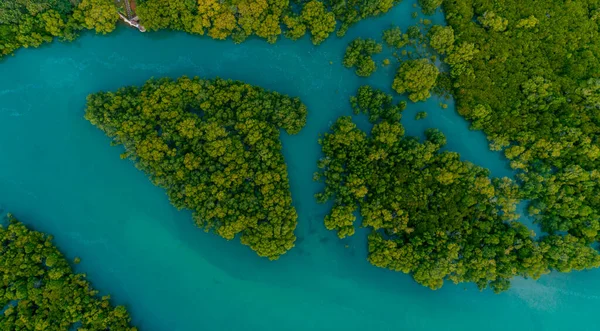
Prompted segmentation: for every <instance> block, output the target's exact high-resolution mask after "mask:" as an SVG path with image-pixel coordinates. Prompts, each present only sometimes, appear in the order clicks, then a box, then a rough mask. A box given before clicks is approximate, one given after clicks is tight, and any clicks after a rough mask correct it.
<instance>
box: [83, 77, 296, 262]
mask: <svg viewBox="0 0 600 331" xmlns="http://www.w3.org/2000/svg"><path fill="white" fill-rule="evenodd" d="M85 117H86V119H88V120H89V121H90V122H91V123H92V124H94V125H95V126H97V127H98V128H99V129H101V130H102V131H104V132H105V133H106V135H108V136H109V137H111V138H113V141H114V143H116V144H122V145H123V146H124V147H125V153H123V154H122V157H123V158H129V159H131V160H133V161H134V162H135V164H136V166H137V167H138V168H139V169H141V170H143V171H145V172H146V173H147V174H148V175H149V176H150V178H151V180H152V182H153V183H154V184H155V185H158V186H160V187H163V188H165V189H166V190H167V195H168V196H169V198H170V200H171V203H172V204H173V205H175V206H176V207H177V208H187V209H190V210H192V211H193V212H194V216H193V218H194V220H195V222H196V224H197V225H198V226H199V227H202V228H204V229H206V230H207V231H208V230H213V231H214V232H215V233H217V234H218V235H220V236H221V237H223V238H226V239H228V240H231V239H233V238H234V237H235V236H236V235H238V234H240V235H241V236H240V240H241V242H242V243H243V244H244V245H248V246H250V248H252V249H253V250H254V251H256V253H257V254H258V255H260V256H264V257H268V258H270V259H277V258H278V257H279V256H280V255H282V254H284V253H285V252H287V251H288V250H289V249H291V248H292V247H294V241H295V240H296V237H295V236H294V229H295V228H296V218H297V216H296V210H295V209H294V207H293V206H292V198H291V195H290V189H289V183H288V176H287V168H286V165H285V162H284V160H283V155H282V154H281V142H280V140H279V129H280V128H282V129H284V130H285V131H286V132H287V133H289V134H296V133H298V132H299V131H300V130H301V129H302V127H303V126H304V124H305V122H306V107H305V106H304V105H303V104H302V103H301V102H300V101H299V100H298V99H297V98H290V97H287V96H284V95H281V94H278V93H275V92H267V91H265V90H263V89H261V88H258V87H254V86H251V85H248V84H244V83H242V82H236V81H229V80H222V79H216V80H201V79H198V78H194V79H189V78H187V77H182V78H180V79H178V80H176V81H172V80H170V79H160V80H150V81H148V82H146V84H144V86H143V87H141V88H137V87H126V88H121V89H119V90H118V91H117V92H116V93H112V92H106V93H105V92H100V93H96V94H92V95H90V96H89V97H88V103H87V109H86V114H85Z"/></svg>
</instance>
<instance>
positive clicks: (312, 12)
mask: <svg viewBox="0 0 600 331" xmlns="http://www.w3.org/2000/svg"><path fill="white" fill-rule="evenodd" d="M300 17H301V18H302V21H303V22H304V24H305V25H306V27H307V29H308V30H309V31H310V34H311V38H310V39H311V40H312V42H313V44H315V45H318V44H320V43H322V42H323V41H324V40H325V39H327V37H329V34H330V33H332V32H333V31H334V30H335V26H336V21H335V15H334V14H333V13H331V12H328V11H327V9H326V8H325V5H324V4H323V3H322V2H320V1H317V0H311V1H309V2H307V3H306V4H305V5H304V7H302V14H301V15H300Z"/></svg>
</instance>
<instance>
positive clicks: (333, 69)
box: [0, 1, 600, 331]
mask: <svg viewBox="0 0 600 331" xmlns="http://www.w3.org/2000/svg"><path fill="white" fill-rule="evenodd" d="M411 6H412V2H408V1H407V2H404V3H402V4H401V5H398V6H397V7H396V8H394V10H392V11H391V12H390V13H388V14H387V15H385V16H383V17H380V18H378V19H371V20H366V21H363V22H361V23H360V24H358V25H356V26H354V27H352V28H351V29H350V30H349V31H348V33H347V35H346V36H345V37H344V38H336V37H332V38H330V39H329V40H327V41H326V42H324V43H323V44H322V45H320V46H318V47H314V46H313V45H312V44H311V43H310V41H309V40H308V38H306V37H305V38H303V39H301V40H299V41H297V42H292V41H289V40H285V39H282V40H280V41H279V42H278V43H277V44H275V45H270V44H268V43H266V42H264V41H262V40H258V39H251V40H248V41H247V42H245V43H243V44H241V45H235V44H233V43H232V42H230V41H214V40H211V39H209V38H205V37H198V36H190V35H187V34H184V33H178V32H166V31H165V32H159V33H144V34H142V33H139V32H137V31H135V30H131V29H128V28H125V27H120V28H119V29H118V30H117V31H115V32H114V33H112V34H110V35H107V36H97V35H94V34H91V33H86V34H84V35H83V36H82V37H81V38H79V39H77V40H76V41H75V42H73V43H59V42H54V43H52V44H50V45H45V46H43V47H40V48H39V49H27V50H20V51H18V52H17V54H16V56H15V57H12V58H7V59H4V60H3V61H1V62H0V155H2V162H0V208H1V209H2V210H3V212H11V213H13V214H14V215H15V216H16V217H17V218H19V219H20V220H21V221H23V222H24V223H26V224H27V225H29V226H31V227H33V228H34V229H36V230H39V231H43V232H48V233H51V234H53V235H54V237H55V243H56V244H57V246H58V247H59V248H60V249H61V250H62V251H63V252H64V253H65V254H66V255H67V258H68V259H73V258H74V257H75V256H79V257H81V259H82V262H81V264H79V265H77V266H76V270H77V271H78V272H83V273H87V274H88V278H89V279H90V280H91V282H92V283H93V285H94V287H95V288H97V289H99V290H101V294H105V293H110V294H111V295H112V298H113V300H114V302H115V303H117V304H125V305H127V307H128V309H129V310H130V312H131V314H132V318H133V323H134V324H135V325H136V326H138V328H139V329H140V330H151V331H154V330H169V331H170V330H307V329H311V330H566V329H577V330H595V329H596V326H595V324H596V323H597V322H596V319H595V314H596V310H597V307H598V305H599V304H600V281H598V276H600V271H599V270H594V271H589V272H575V273H571V274H559V273H552V274H550V275H546V276H544V277H543V278H542V279H540V280H539V281H537V282H536V281H531V280H524V279H515V280H514V281H513V287H512V289H511V290H509V291H508V292H505V293H502V294H500V295H495V294H493V293H492V292H491V291H489V290H488V291H484V292H479V291H478V290H477V288H476V287H475V286H473V285H459V286H456V285H453V284H451V283H447V284H446V285H445V286H444V287H443V288H442V289H441V290H438V291H431V290H429V289H427V288H425V287H422V286H420V285H418V284H416V283H415V282H414V281H413V280H412V279H411V277H410V276H408V275H405V274H402V273H395V272H391V271H387V270H382V269H378V268H376V267H374V266H371V265H370V264H369V263H368V262H367V261H366V254H367V252H366V233H365V232H364V231H357V234H356V235H355V236H354V237H352V238H350V239H346V240H342V241H340V240H338V239H337V237H336V235H335V233H334V232H330V231H327V230H326V229H325V227H324V226H323V217H324V215H325V214H326V213H327V210H328V206H323V205H318V204H317V203H316V201H315V200H314V198H313V195H314V193H316V192H318V191H319V190H320V189H321V188H322V185H321V184H319V183H315V182H313V181H312V180H311V179H312V173H313V172H314V171H316V162H317V160H318V159H319V158H320V156H321V152H320V148H319V146H318V144H317V139H318V137H319V134H321V133H324V132H326V131H327V130H328V128H329V126H330V125H331V124H332V123H333V121H335V119H336V118H337V117H339V116H342V115H350V114H351V109H350V105H349V102H348V99H349V97H350V95H352V94H353V93H354V92H355V91H356V89H357V88H358V87H359V86H360V85H363V84H370V85H372V86H374V87H378V88H382V89H384V90H386V91H388V92H389V91H391V89H390V85H391V82H392V80H393V75H394V71H395V69H396V67H395V66H394V65H391V66H388V67H381V66H380V67H379V69H378V71H377V72H376V73H375V74H374V75H373V76H371V77H370V78H368V79H364V78H359V77H357V76H356V75H355V74H354V73H353V71H352V70H349V69H345V68H344V67H343V66H342V65H341V61H342V57H343V54H344V50H345V48H346V45H347V44H348V42H349V41H350V40H352V39H354V38H356V37H359V36H360V37H363V38H365V37H371V38H380V31H381V30H383V29H385V28H387V27H388V26H390V25H391V24H396V25H399V26H401V27H402V28H403V30H405V29H406V27H407V26H408V25H411V24H414V23H415V22H416V21H415V20H414V19H412V18H411V17H410V16H411V12H412V11H415V10H416V9H414V8H412V7H411ZM434 22H437V23H442V17H441V15H438V16H436V17H434ZM386 57H388V58H390V59H391V55H390V54H389V53H385V52H384V53H383V54H380V55H378V56H377V57H376V60H377V61H378V63H381V60H383V59H384V58H386ZM330 62H332V63H331V64H330ZM181 75H188V76H196V75H197V76H200V77H204V78H214V77H217V76H218V77H221V78H230V79H237V80H242V81H245V82H247V83H250V84H254V85H258V86H261V87H264V88H266V89H269V90H275V91H278V92H281V93H285V94H288V95H290V96H298V97H300V98H301V100H302V101H303V102H304V103H305V104H306V105H307V107H308V111H309V114H308V120H307V125H306V127H305V128H304V129H303V130H302V131H301V132H300V134H298V135H295V136H288V135H287V134H285V133H282V141H283V146H284V150H283V153H284V157H285V160H286V162H287V165H288V171H289V177H290V184H291V188H292V199H293V203H294V206H295V207H296V209H297V212H298V215H299V218H298V228H297V229H296V235H297V237H298V240H297V242H296V247H295V248H294V249H292V250H291V251H290V252H289V253H288V254H286V255H284V256H283V257H282V258H280V260H278V261H276V262H270V261H268V260H266V259H261V258H258V257H257V256H256V255H255V253H254V252H252V251H251V250H250V249H249V248H247V247H245V246H242V245H241V244H239V242H237V241H231V242H227V241H226V240H224V239H222V238H220V237H218V236H216V235H213V234H207V233H204V232H203V231H202V230H200V229H197V228H195V227H194V225H193V223H192V220H191V213H190V212H188V211H177V210H176V209H174V208H173V207H172V206H171V205H170V204H169V202H168V199H167V197H166V195H165V193H164V191H163V190H162V189H160V188H157V187H154V186H153V185H152V184H151V183H150V181H149V180H148V179H147V177H146V176H145V175H144V174H143V173H142V172H140V171H138V170H137V169H136V168H135V167H133V164H132V163H131V162H130V161H128V160H121V159H120V158H119V154H120V153H121V147H111V146H110V145H109V139H108V138H107V137H105V136H104V134H103V133H102V132H101V131H100V130H98V129H96V128H94V127H93V126H92V125H91V124H90V123H88V122H87V121H86V120H85V119H84V118H83V114H84V107H85V98H86V95H88V94H90V93H93V92H97V91H100V90H116V89H117V88H119V87H121V86H126V85H140V84H142V83H143V82H144V81H146V80H147V79H148V78H150V77H163V76H168V77H173V78H176V77H179V76H181ZM440 102H447V103H449V105H450V107H449V108H448V109H446V110H443V109H441V108H440V107H439V103H440ZM419 111H427V112H428V113H429V116H428V117H427V118H426V119H424V120H420V121H415V120H414V116H415V114H416V113H417V112H419ZM360 120H361V121H362V123H363V124H364V125H365V126H366V121H364V119H360ZM402 122H403V124H404V125H405V127H406V131H407V134H408V135H415V136H420V137H422V135H423V131H424V130H425V129H426V128H429V127H436V128H439V129H440V130H442V132H444V133H445V134H446V136H447V138H448V145H447V147H446V149H448V150H452V151H456V152H459V153H460V154H461V156H462V158H463V159H465V160H469V161H471V162H473V163H475V164H477V165H480V166H483V167H486V168H489V169H490V170H491V172H492V175H493V176H511V175H512V171H511V170H510V169H509V168H508V166H507V161H506V160H505V159H504V158H503V157H502V156H501V154H499V153H495V152H491V151H489V150H488V147H487V142H486V139H485V136H484V135H483V134H482V133H481V132H473V131H469V130H468V123H467V122H466V121H464V120H463V119H462V118H461V117H460V116H459V115H458V114H457V113H456V111H455V110H454V105H453V102H451V101H444V100H439V99H436V98H432V99H430V100H429V101H428V102H425V103H418V104H409V107H408V108H407V110H406V111H405V112H404V118H403V120H402ZM346 245H347V246H348V247H347V248H346V247H345V246H346Z"/></svg>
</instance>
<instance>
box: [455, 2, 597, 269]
mask: <svg viewBox="0 0 600 331" xmlns="http://www.w3.org/2000/svg"><path fill="white" fill-rule="evenodd" d="M444 6H445V14H446V18H447V21H448V23H449V25H450V26H451V27H452V29H453V30H454V31H455V33H456V34H455V36H456V41H455V43H454V49H453V50H452V51H451V52H450V53H449V54H448V56H446V57H444V58H443V60H444V61H445V62H446V63H448V64H449V65H450V67H451V77H452V78H453V87H454V94H455V96H456V98H457V109H458V112H459V113H460V114H461V115H463V116H464V117H465V118H467V119H468V120H470V121H471V123H472V124H471V126H472V128H473V129H477V130H483V131H484V132H485V133H486V135H487V137H488V140H489V141H490V148H492V149H494V150H504V152H505V155H506V157H507V158H509V159H510V165H511V167H512V168H514V169H516V170H519V172H520V173H519V175H518V179H519V183H520V185H521V187H522V188H521V191H522V194H523V196H524V198H526V199H529V200H531V205H530V206H529V212H530V214H532V215H534V217H535V218H536V219H537V221H538V222H539V223H540V224H541V226H542V229H543V230H544V231H547V232H549V233H550V234H552V235H558V234H562V233H564V232H567V233H568V234H569V235H570V236H573V237H574V238H576V241H577V242H583V243H586V244H588V245H589V244H591V243H593V242H597V241H598V239H599V238H600V237H599V236H600V235H599V231H600V214H599V211H600V198H599V197H600V182H599V180H600V175H599V172H598V170H599V169H600V147H598V141H599V139H600V126H599V125H598V124H599V123H600V112H599V110H600V57H598V54H600V20H598V14H597V13H598V8H600V3H599V2H598V1H596V0H590V1H566V2H564V1H558V2H557V1H542V2H539V1H534V0H524V1H521V0H519V1H517V0H507V1H503V2H501V3H500V2H490V1H487V0H470V1H446V2H445V5H444ZM566 238H567V237H565V239H564V241H566V242H572V240H571V241H569V240H567V239H566ZM556 268H557V269H562V268H563V267H560V268H559V267H556ZM565 269H569V268H565Z"/></svg>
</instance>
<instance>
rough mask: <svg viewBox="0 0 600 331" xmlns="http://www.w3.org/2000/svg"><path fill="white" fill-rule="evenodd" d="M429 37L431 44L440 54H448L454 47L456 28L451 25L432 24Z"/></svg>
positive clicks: (428, 33)
mask: <svg viewBox="0 0 600 331" xmlns="http://www.w3.org/2000/svg"><path fill="white" fill-rule="evenodd" d="M427 38H428V39H429V45H430V46H431V47H432V48H433V49H434V50H435V51H436V52H438V53H439V54H446V53H448V52H450V51H452V49H453V48H454V30H453V29H452V27H450V26H439V25H434V26H432V27H431V29H429V31H428V32H427Z"/></svg>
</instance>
